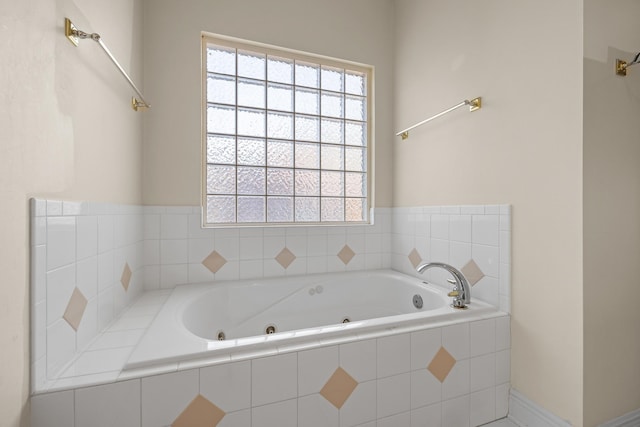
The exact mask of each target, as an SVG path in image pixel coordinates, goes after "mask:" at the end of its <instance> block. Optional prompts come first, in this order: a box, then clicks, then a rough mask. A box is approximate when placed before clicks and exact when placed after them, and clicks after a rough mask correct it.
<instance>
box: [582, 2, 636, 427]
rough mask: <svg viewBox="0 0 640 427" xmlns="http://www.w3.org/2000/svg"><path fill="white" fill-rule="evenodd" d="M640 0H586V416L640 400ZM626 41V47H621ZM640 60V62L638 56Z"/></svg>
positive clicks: (596, 417) (627, 408)
mask: <svg viewBox="0 0 640 427" xmlns="http://www.w3.org/2000/svg"><path fill="white" fill-rule="evenodd" d="M638 17H640V3H638V2H637V1H633V0H617V1H614V2H611V1H605V0H586V1H585V46H584V48H585V49H584V56H585V58H584V246H585V247H584V278H585V281H584V420H585V426H588V427H591V426H596V425H600V424H601V423H603V422H605V421H608V420H610V419H612V418H615V417H618V416H620V415H623V414H625V413H628V412H631V411H633V410H637V409H640V364H639V363H638V361H639V360H640V339H639V338H638V326H639V325H640V311H639V310H638V309H637V302H636V301H634V299H635V298H634V297H633V296H634V295H635V294H637V292H638V289H640V263H638V260H639V259H640V137H639V135H640V120H639V119H640V68H633V67H632V68H630V69H629V73H628V75H627V77H619V76H616V75H615V74H614V72H613V70H614V63H615V60H616V58H620V59H624V60H627V61H628V60H630V59H631V58H633V56H634V55H635V54H636V53H637V52H638V51H639V50H640V27H638V22H637V19H638ZM618 49H621V50H618ZM637 67H640V66H637Z"/></svg>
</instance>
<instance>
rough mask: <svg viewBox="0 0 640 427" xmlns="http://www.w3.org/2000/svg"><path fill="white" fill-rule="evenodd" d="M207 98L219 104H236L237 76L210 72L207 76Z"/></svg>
mask: <svg viewBox="0 0 640 427" xmlns="http://www.w3.org/2000/svg"><path fill="white" fill-rule="evenodd" d="M207 100H208V101H209V102H215V103H218V104H231V105H233V104H235V103H236V79H235V77H229V76H222V75H218V74H209V77H208V78H207Z"/></svg>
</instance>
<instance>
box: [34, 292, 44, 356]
mask: <svg viewBox="0 0 640 427" xmlns="http://www.w3.org/2000/svg"><path fill="white" fill-rule="evenodd" d="M32 310H33V311H32V322H33V324H32V325H31V345H32V347H31V363H34V362H35V361H37V360H38V359H40V358H41V357H43V356H45V355H46V354H47V303H46V302H45V301H41V302H39V303H38V304H36V305H35V307H34V308H32Z"/></svg>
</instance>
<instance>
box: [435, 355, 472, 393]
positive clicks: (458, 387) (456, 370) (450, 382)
mask: <svg viewBox="0 0 640 427" xmlns="http://www.w3.org/2000/svg"><path fill="white" fill-rule="evenodd" d="M468 393H469V360H458V361H457V362H456V364H455V365H454V366H453V369H451V372H449V375H447V377H446V378H445V380H444V382H443V383H442V399H443V400H448V399H452V398H454V397H458V396H462V395H465V394H468Z"/></svg>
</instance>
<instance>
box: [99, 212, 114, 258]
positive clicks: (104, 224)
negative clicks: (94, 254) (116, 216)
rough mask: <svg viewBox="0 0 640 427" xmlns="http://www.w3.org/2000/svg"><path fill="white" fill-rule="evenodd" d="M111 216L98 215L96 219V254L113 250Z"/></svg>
mask: <svg viewBox="0 0 640 427" xmlns="http://www.w3.org/2000/svg"><path fill="white" fill-rule="evenodd" d="M113 222H114V221H113V216H110V215H100V216H99V217H98V253H99V254H101V253H103V252H106V251H111V250H113V249H114V238H113V236H114V234H115V228H114V225H113Z"/></svg>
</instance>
